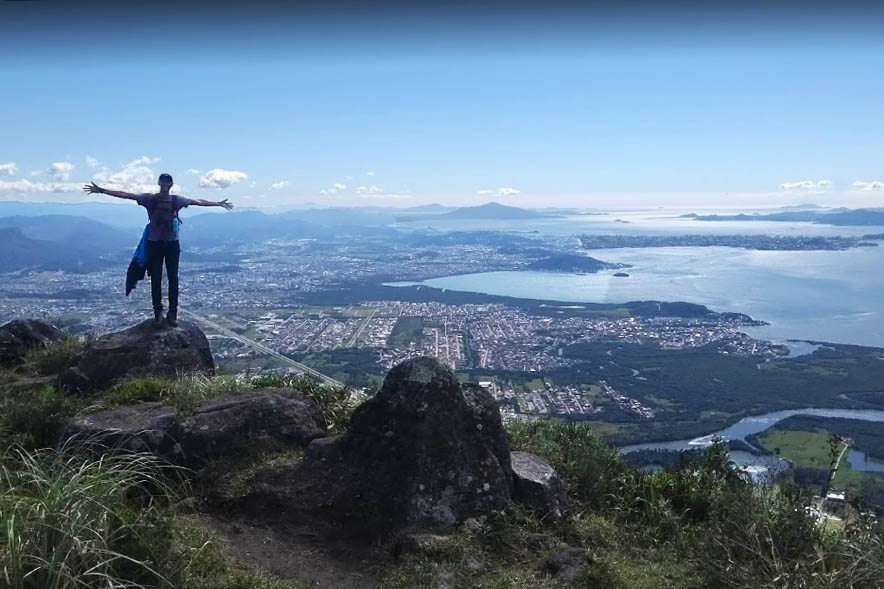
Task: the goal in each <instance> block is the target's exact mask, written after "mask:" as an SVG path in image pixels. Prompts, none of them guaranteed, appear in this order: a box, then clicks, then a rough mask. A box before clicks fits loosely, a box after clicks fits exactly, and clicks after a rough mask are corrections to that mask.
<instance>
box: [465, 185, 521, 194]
mask: <svg viewBox="0 0 884 589" xmlns="http://www.w3.org/2000/svg"><path fill="white" fill-rule="evenodd" d="M520 192H521V191H520V190H519V189H518V188H513V187H511V186H501V187H499V188H497V189H490V188H483V189H482V190H477V191H476V194H478V195H480V196H492V195H493V196H513V195H515V194H519V193H520Z"/></svg>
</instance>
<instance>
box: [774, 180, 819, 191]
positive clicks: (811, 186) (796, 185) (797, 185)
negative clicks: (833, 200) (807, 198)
mask: <svg viewBox="0 0 884 589" xmlns="http://www.w3.org/2000/svg"><path fill="white" fill-rule="evenodd" d="M831 187H832V182H831V181H829V180H817V181H813V180H799V181H798V182H784V183H782V184H780V188H782V189H783V190H817V191H821V192H822V191H825V190H828V189H829V188H831Z"/></svg>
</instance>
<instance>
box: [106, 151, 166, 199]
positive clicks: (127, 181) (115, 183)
mask: <svg viewBox="0 0 884 589" xmlns="http://www.w3.org/2000/svg"><path fill="white" fill-rule="evenodd" d="M159 161H160V158H158V157H148V156H146V155H143V156H141V157H139V158H136V159H134V160H132V161H131V162H129V163H127V164H124V165H123V167H122V169H120V170H117V171H116V172H112V171H111V170H110V169H108V168H106V167H102V168H101V169H100V170H99V171H98V172H96V173H95V174H94V175H93V179H94V180H95V181H96V182H97V183H98V184H100V185H101V186H102V187H104V188H109V189H111V190H123V191H126V192H135V193H139V192H156V190H157V177H158V176H159V174H157V173H156V172H155V171H154V169H153V168H150V167H149V166H150V165H152V164H155V163H157V162H159ZM174 188H175V187H174V186H173V189H174Z"/></svg>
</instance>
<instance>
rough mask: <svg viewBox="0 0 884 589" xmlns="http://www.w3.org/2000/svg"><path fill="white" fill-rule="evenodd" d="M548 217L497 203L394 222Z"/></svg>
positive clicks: (405, 218) (403, 218)
mask: <svg viewBox="0 0 884 589" xmlns="http://www.w3.org/2000/svg"><path fill="white" fill-rule="evenodd" d="M548 216H550V215H543V214H541V213H535V212H534V211H529V210H526V209H521V208H519V207H511V206H508V205H502V204H500V203H497V202H489V203H486V204H483V205H479V206H475V207H460V208H457V209H454V210H453V211H449V212H447V213H442V214H440V215H396V221H397V222H399V223H409V222H412V221H431V220H438V221H456V220H458V219H462V220H477V219H478V220H482V219H489V220H490V219H497V220H507V219H512V220H514V219H539V218H542V217H548Z"/></svg>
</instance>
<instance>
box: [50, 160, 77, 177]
mask: <svg viewBox="0 0 884 589" xmlns="http://www.w3.org/2000/svg"><path fill="white" fill-rule="evenodd" d="M47 171H48V172H49V174H50V175H51V176H52V177H53V178H55V179H56V180H58V181H60V182H67V181H68V180H70V179H71V172H73V171H74V164H72V163H70V162H55V163H53V164H52V165H51V166H49V170H47Z"/></svg>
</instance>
